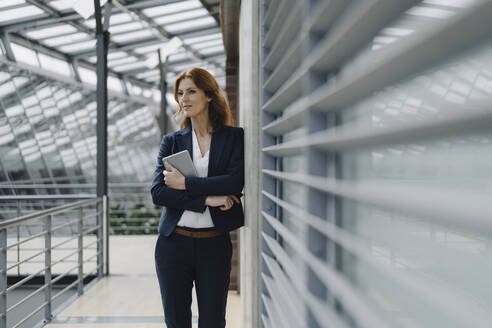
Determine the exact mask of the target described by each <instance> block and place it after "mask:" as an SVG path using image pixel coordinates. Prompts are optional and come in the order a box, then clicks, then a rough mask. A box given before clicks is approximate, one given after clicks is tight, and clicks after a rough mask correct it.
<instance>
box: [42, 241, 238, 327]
mask: <svg viewBox="0 0 492 328" xmlns="http://www.w3.org/2000/svg"><path fill="white" fill-rule="evenodd" d="M155 240H156V237H155V236H112V237H111V240H110V272H111V275H110V276H109V277H105V278H103V279H101V280H100V281H98V282H97V283H96V284H95V285H94V286H92V287H91V288H90V289H89V290H88V291H87V292H86V293H85V294H84V295H83V296H82V297H80V298H79V299H77V300H76V301H75V302H74V303H72V304H71V305H70V306H68V307H67V308H66V309H65V310H63V311H62V312H61V313H60V314H59V315H58V316H57V317H56V318H55V319H54V321H53V323H51V324H48V325H47V326H46V328H113V327H114V328H116V327H121V328H125V327H131V328H154V327H165V325H164V324H163V313H162V307H161V300H160V295H159V286H158V282H157V278H156V276H155V273H154V272H155V268H154V245H155ZM239 302H240V299H239V295H238V294H237V293H235V292H231V293H230V294H229V298H228V305H227V318H226V319H227V327H228V328H239V308H240V303H239ZM192 313H193V318H194V320H193V321H196V319H197V316H198V309H197V307H196V302H195V298H194V300H193V306H192ZM193 327H197V323H196V322H194V323H193Z"/></svg>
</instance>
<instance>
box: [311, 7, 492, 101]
mask: <svg viewBox="0 0 492 328" xmlns="http://www.w3.org/2000/svg"><path fill="white" fill-rule="evenodd" d="M490 21H492V2H491V1H488V0H487V1H480V2H478V4H477V5H475V6H474V7H472V8H469V9H468V10H464V11H463V12H460V13H458V14H456V16H455V17H453V18H451V19H448V20H447V21H445V22H444V23H443V24H442V25H438V26H433V28H431V29H429V30H428V31H426V32H425V33H414V34H413V35H410V36H408V37H406V38H405V42H396V43H393V44H391V45H388V46H386V47H385V53H384V58H381V59H380V60H378V62H377V63H374V64H372V65H367V66H366V67H367V68H366V69H365V70H364V71H361V72H357V73H353V74H350V75H348V74H347V76H345V77H344V78H342V79H341V80H340V81H339V83H337V84H336V85H334V86H330V85H326V86H324V87H321V88H319V89H318V90H316V91H315V92H314V93H313V94H312V95H310V101H311V103H310V104H309V105H310V106H313V107H316V108H320V109H321V110H324V111H331V110H339V109H341V108H344V107H346V106H348V105H351V104H354V103H355V102H358V101H360V100H361V99H363V98H364V97H367V96H368V95H370V94H372V93H373V92H375V91H377V90H381V89H383V88H385V87H387V86H390V85H393V84H395V83H398V82H400V81H401V80H403V79H406V78H409V77H412V76H415V75H416V74H419V73H421V72H423V71H425V70H426V69H429V68H431V67H435V66H436V65H439V64H441V63H444V62H446V61H449V60H451V59H453V58H456V57H457V56H459V55H461V54H463V52H465V51H468V50H470V48H472V47H476V46H479V45H481V44H483V43H484V42H487V41H490V39H491V38H492V34H491V33H489V31H488V29H489V27H490ZM462 35H466V37H461V36H462ZM436 44H438V45H439V46H438V47H436Z"/></svg>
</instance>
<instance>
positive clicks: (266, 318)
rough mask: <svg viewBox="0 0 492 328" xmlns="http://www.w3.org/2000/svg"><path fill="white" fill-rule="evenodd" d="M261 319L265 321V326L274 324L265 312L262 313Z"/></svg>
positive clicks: (266, 327) (267, 327)
mask: <svg viewBox="0 0 492 328" xmlns="http://www.w3.org/2000/svg"><path fill="white" fill-rule="evenodd" d="M261 321H262V322H263V327H264V328H269V327H271V326H272V324H271V323H270V319H268V317H267V316H266V315H264V314H263V313H262V314H261Z"/></svg>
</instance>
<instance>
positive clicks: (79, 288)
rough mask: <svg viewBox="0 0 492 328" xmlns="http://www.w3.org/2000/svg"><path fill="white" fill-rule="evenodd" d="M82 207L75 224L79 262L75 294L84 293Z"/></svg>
mask: <svg viewBox="0 0 492 328" xmlns="http://www.w3.org/2000/svg"><path fill="white" fill-rule="evenodd" d="M83 220H84V208H83V207H80V211H79V223H78V224H77V233H78V234H79V239H78V242H79V243H78V248H79V254H78V263H79V276H78V279H79V283H78V286H77V294H78V295H79V296H80V295H82V294H83V293H84V253H83V250H84V222H83Z"/></svg>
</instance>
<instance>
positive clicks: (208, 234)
mask: <svg viewBox="0 0 492 328" xmlns="http://www.w3.org/2000/svg"><path fill="white" fill-rule="evenodd" d="M174 232H175V233H177V234H180V235H183V236H186V237H191V238H212V237H217V236H220V235H221V233H219V232H218V231H216V230H210V231H188V230H185V229H182V228H180V227H176V228H174Z"/></svg>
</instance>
